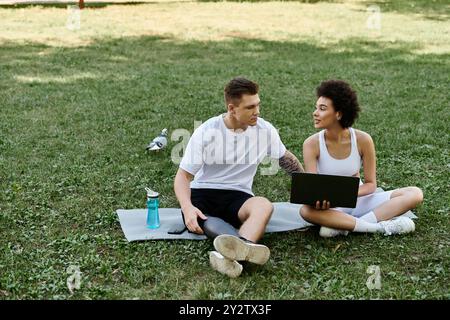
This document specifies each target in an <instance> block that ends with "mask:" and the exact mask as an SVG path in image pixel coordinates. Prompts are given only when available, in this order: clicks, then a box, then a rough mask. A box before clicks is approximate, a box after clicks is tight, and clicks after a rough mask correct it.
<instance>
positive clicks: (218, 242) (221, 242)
mask: <svg viewBox="0 0 450 320" xmlns="http://www.w3.org/2000/svg"><path fill="white" fill-rule="evenodd" d="M213 244H214V248H216V250H217V251H218V252H220V254H222V255H223V256H224V257H226V258H228V259H230V260H237V261H248V262H251V263H255V264H259V265H263V264H265V263H266V262H267V261H268V260H269V257H270V250H269V248H267V247H266V246H263V245H261V244H254V243H247V242H245V241H244V240H242V239H239V238H238V237H235V236H231V235H226V234H223V235H220V236H217V237H216V238H215V239H214V242H213Z"/></svg>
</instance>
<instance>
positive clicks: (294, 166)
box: [280, 150, 305, 174]
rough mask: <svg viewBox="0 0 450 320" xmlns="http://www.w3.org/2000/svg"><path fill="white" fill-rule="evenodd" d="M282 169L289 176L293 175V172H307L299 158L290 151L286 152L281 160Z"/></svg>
mask: <svg viewBox="0 0 450 320" xmlns="http://www.w3.org/2000/svg"><path fill="white" fill-rule="evenodd" d="M280 167H281V168H283V169H284V170H285V171H286V172H287V173H288V174H292V173H293V172H305V170H304V169H303V166H302V164H301V163H300V161H298V159H297V157H296V156H294V155H293V154H292V153H291V152H290V151H288V150H286V153H285V154H284V156H283V157H281V158H280Z"/></svg>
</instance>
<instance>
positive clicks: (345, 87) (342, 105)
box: [316, 80, 361, 128]
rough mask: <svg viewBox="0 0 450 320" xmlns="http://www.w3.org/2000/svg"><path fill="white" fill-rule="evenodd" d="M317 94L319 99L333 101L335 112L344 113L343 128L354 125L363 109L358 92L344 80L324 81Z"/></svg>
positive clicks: (341, 122) (340, 121)
mask: <svg viewBox="0 0 450 320" xmlns="http://www.w3.org/2000/svg"><path fill="white" fill-rule="evenodd" d="M316 92H317V98H320V97H325V98H328V99H330V100H331V101H333V106H334V110H335V111H336V112H337V111H340V112H341V113H342V117H341V119H340V120H339V123H340V124H341V126H342V127H343V128H348V127H351V126H352V125H353V123H354V122H355V120H356V119H357V118H358V113H359V112H360V111H361V108H360V107H359V104H358V97H357V95H356V92H355V91H354V90H353V89H352V88H351V87H350V85H349V84H348V83H347V82H345V81H342V80H327V81H323V82H322V83H321V84H320V86H318V87H317V89H316Z"/></svg>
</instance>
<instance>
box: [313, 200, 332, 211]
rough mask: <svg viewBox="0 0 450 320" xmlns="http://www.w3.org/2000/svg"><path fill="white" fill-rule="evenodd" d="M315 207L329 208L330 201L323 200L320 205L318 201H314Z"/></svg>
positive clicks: (318, 208)
mask: <svg viewBox="0 0 450 320" xmlns="http://www.w3.org/2000/svg"><path fill="white" fill-rule="evenodd" d="M316 209H317V210H328V209H330V201H327V200H323V202H322V206H320V201H319V200H317V201H316Z"/></svg>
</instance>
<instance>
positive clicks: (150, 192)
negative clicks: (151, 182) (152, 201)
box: [145, 187, 159, 198]
mask: <svg viewBox="0 0 450 320" xmlns="http://www.w3.org/2000/svg"><path fill="white" fill-rule="evenodd" d="M145 191H147V198H157V197H158V196H159V193H158V192H156V191H153V190H151V189H149V188H147V187H146V188H145Z"/></svg>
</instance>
